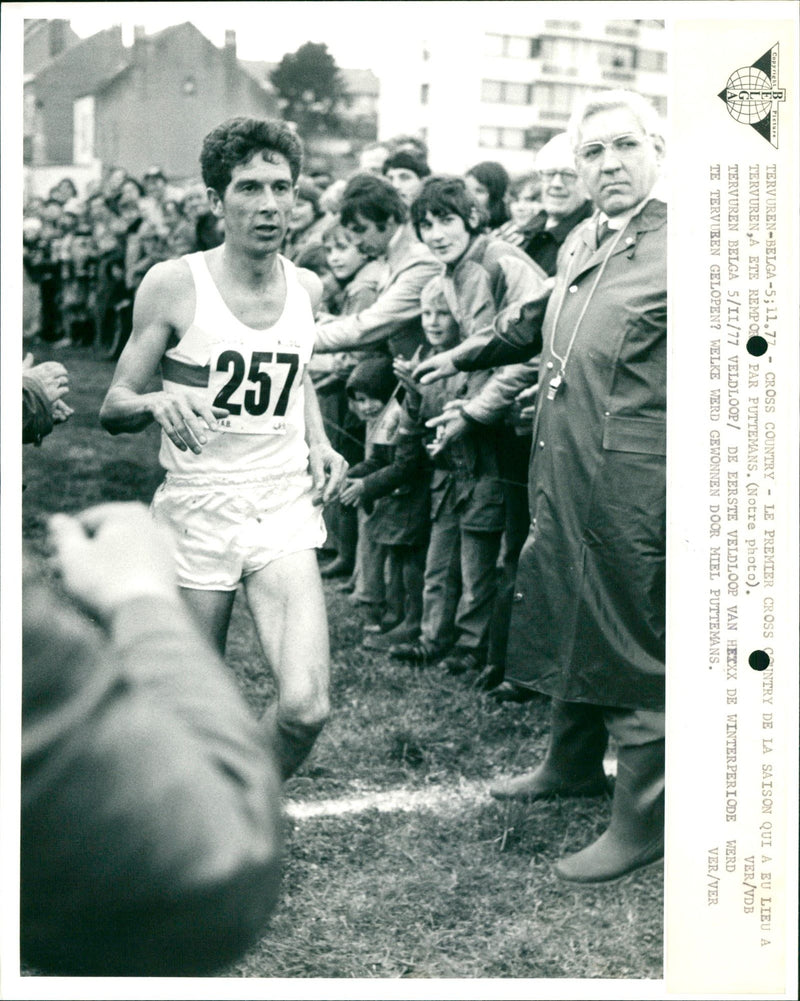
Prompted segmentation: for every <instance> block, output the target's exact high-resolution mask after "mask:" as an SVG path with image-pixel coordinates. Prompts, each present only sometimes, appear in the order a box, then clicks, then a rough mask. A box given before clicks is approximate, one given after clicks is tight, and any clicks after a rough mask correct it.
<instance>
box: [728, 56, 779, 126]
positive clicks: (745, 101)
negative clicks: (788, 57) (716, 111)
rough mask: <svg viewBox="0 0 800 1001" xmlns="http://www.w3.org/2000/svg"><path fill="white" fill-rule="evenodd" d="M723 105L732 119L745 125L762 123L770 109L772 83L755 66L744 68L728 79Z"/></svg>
mask: <svg viewBox="0 0 800 1001" xmlns="http://www.w3.org/2000/svg"><path fill="white" fill-rule="evenodd" d="M725 89H726V90H727V95H726V101H725V103H726V104H727V105H728V111H729V112H730V115H731V117H732V118H735V119H736V121H737V122H744V123H745V124H746V125H753V124H755V123H756V122H761V121H763V120H764V119H765V118H766V117H767V116H768V115H769V113H770V109H771V108H772V81H771V80H770V78H769V77H768V76H767V74H766V73H763V72H762V71H761V70H760V69H756V67H755V66H745V67H742V68H741V69H738V70H736V71H735V72H734V73H732V74H731V75H730V76H729V77H728V83H727V84H726V88H725Z"/></svg>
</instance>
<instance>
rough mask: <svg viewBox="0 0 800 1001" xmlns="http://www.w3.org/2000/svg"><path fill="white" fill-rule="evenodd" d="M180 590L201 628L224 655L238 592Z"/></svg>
mask: <svg viewBox="0 0 800 1001" xmlns="http://www.w3.org/2000/svg"><path fill="white" fill-rule="evenodd" d="M180 591H181V594H182V595H183V598H184V600H185V601H186V604H187V605H188V606H189V609H190V610H191V612H192V614H193V615H194V617H195V620H196V621H197V623H198V625H199V626H200V629H201V630H202V631H203V633H204V634H205V636H206V637H208V639H210V640H211V642H212V643H213V644H214V646H215V647H216V649H217V650H218V651H219V654H220V656H224V655H225V639H226V637H227V635H228V626H229V625H230V621H231V611H232V610H233V599H234V598H235V597H236V592H235V591H204V590H201V589H200V588H194V587H182V588H181V589H180Z"/></svg>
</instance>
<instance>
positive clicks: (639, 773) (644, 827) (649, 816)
mask: <svg viewBox="0 0 800 1001" xmlns="http://www.w3.org/2000/svg"><path fill="white" fill-rule="evenodd" d="M663 857H664V741H663V740H654V741H651V742H650V743H648V744H640V745H632V744H627V745H625V746H622V747H620V748H619V759H618V762H617V781H616V785H615V787H614V800H613V804H612V807H611V823H610V824H609V826H608V830H606V831H605V832H604V833H603V834H602V835H601V836H600V837H599V838H598V839H597V841H595V842H594V843H593V844H591V845H589V846H588V848H584V849H583V850H582V851H579V852H577V853H576V854H575V855H569V856H567V858H563V859H561V860H560V861H559V862H556V864H555V865H554V866H553V871H554V872H555V874H556V875H557V876H558V877H559V878H560V879H563V880H566V881H567V882H569V883H585V884H593V883H609V882H612V881H613V880H617V879H621V878H622V877H623V876H627V875H628V874H629V873H631V872H634V871H635V870H636V869H641V868H643V867H644V866H648V865H651V864H652V863H653V862H657V861H658V860H659V859H661V858H663Z"/></svg>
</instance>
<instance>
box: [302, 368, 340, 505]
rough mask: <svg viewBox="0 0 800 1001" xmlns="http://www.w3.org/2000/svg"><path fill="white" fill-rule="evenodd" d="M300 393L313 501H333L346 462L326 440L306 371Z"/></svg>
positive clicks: (311, 385)
mask: <svg viewBox="0 0 800 1001" xmlns="http://www.w3.org/2000/svg"><path fill="white" fill-rule="evenodd" d="M303 393H304V397H305V421H306V443H307V445H308V452H309V457H308V464H309V468H310V470H311V477H312V479H313V481H314V503H315V504H327V503H329V502H330V501H332V500H335V498H336V497H337V496H338V494H339V490H340V489H341V486H342V484H343V483H344V479H345V476H347V462H346V460H345V459H343V458H342V456H341V455H339V453H338V452H336V451H335V450H334V448H333V446H332V445H331V443H330V441H329V440H328V435H327V434H326V432H325V426H324V424H323V422H322V413H321V412H320V409H319V401H318V400H317V393H316V390H315V389H314V384H313V382H312V381H311V376H310V375H309V374H308V372H305V373H304V374H303Z"/></svg>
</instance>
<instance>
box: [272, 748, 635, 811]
mask: <svg viewBox="0 0 800 1001" xmlns="http://www.w3.org/2000/svg"><path fill="white" fill-rule="evenodd" d="M616 765H617V763H616V761H613V760H606V761H605V762H604V767H605V770H606V773H607V774H609V775H613V774H615V773H616V770H617V768H616ZM506 777H509V778H510V776H500V778H506ZM495 781H497V779H493V780H492V782H487V781H485V780H484V781H480V782H467V781H463V780H462V781H461V782H459V783H458V785H446V786H445V785H443V786H436V787H434V788H429V789H406V788H403V787H400V788H396V789H385V790H377V791H373V792H366V793H362V794H361V795H358V796H343V797H341V798H339V799H319V800H287V801H286V802H285V808H286V813H287V814H288V815H289V816H290V817H291V818H292V819H293V820H313V819H315V818H316V817H341V816H344V815H345V814H348V813H364V812H366V811H367V810H377V811H378V812H379V813H403V812H404V813H411V812H414V811H417V810H429V811H431V812H433V813H439V814H447V813H455V812H458V811H460V810H463V809H464V808H465V807H467V806H469V807H474V806H478V805H481V804H483V803H493V802H497V801H496V800H493V799H492V798H491V796H490V795H489V786H490V785H491V784H493V783H494V782H495Z"/></svg>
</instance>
